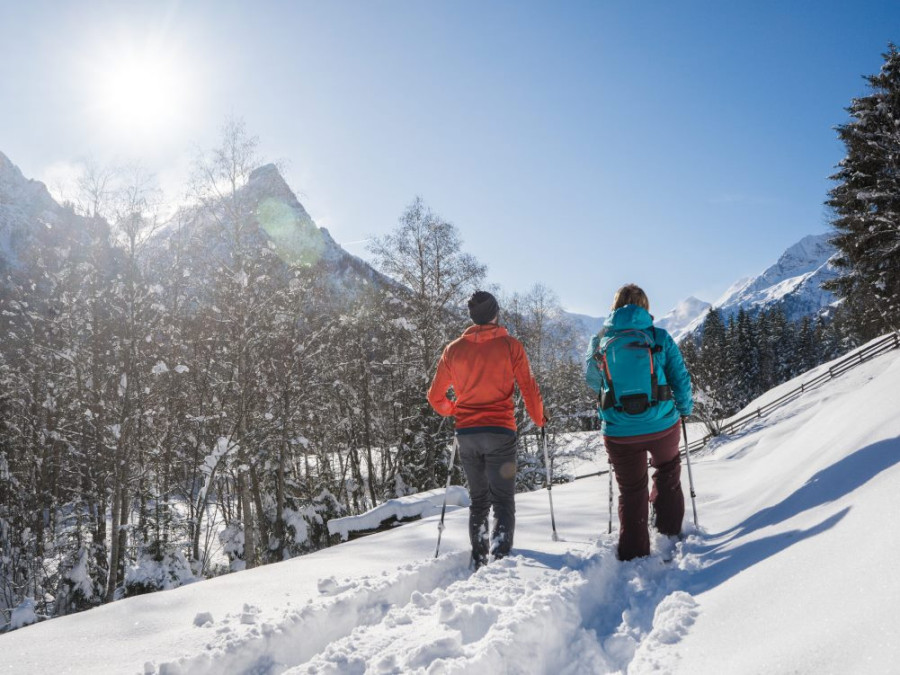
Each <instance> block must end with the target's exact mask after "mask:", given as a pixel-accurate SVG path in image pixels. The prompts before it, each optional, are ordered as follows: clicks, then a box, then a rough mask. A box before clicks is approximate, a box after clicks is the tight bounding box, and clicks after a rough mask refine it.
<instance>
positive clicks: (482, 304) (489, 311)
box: [469, 291, 500, 326]
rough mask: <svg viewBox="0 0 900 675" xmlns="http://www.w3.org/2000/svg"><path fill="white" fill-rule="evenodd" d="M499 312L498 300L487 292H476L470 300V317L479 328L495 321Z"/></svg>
mask: <svg viewBox="0 0 900 675" xmlns="http://www.w3.org/2000/svg"><path fill="white" fill-rule="evenodd" d="M499 311H500V305H498V304H497V298H495V297H494V296H493V295H491V294H490V293H488V292H487V291H475V292H474V293H473V294H472V297H471V298H469V316H470V317H472V321H474V322H475V323H477V324H478V325H479V326H483V325H484V324H486V323H490V322H491V321H493V320H494V317H496V316H497V312H499Z"/></svg>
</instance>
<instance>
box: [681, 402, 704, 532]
mask: <svg viewBox="0 0 900 675" xmlns="http://www.w3.org/2000/svg"><path fill="white" fill-rule="evenodd" d="M681 431H682V432H684V457H685V459H686V460H687V468H688V484H689V485H690V487H691V508H692V509H693V510H694V527H700V525H699V524H698V523H697V501H696V498H697V494H696V493H695V492H694V476H693V475H692V474H691V452H690V450H689V449H688V439H687V424H685V422H684V418H683V417H682V418H681Z"/></svg>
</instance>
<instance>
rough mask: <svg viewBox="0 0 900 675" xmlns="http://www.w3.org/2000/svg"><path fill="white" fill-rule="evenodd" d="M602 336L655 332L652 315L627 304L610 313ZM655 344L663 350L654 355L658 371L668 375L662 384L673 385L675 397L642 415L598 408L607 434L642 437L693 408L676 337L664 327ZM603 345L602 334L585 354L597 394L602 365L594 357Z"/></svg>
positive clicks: (590, 383) (587, 373)
mask: <svg viewBox="0 0 900 675" xmlns="http://www.w3.org/2000/svg"><path fill="white" fill-rule="evenodd" d="M603 326H604V328H603V332H602V333H601V334H602V335H606V336H611V335H614V334H615V333H616V332H617V331H622V330H627V329H635V328H636V329H639V330H646V331H648V332H649V333H650V334H651V335H653V330H651V329H652V327H653V317H652V316H650V313H649V312H648V311H647V310H645V309H644V308H642V307H638V306H637V305H625V306H624V307H620V308H619V309H617V310H616V311H614V312H613V313H612V314H610V315H609V316H608V317H607V319H606V321H605V322H604V323H603ZM654 330H655V333H656V338H655V339H656V344H657V345H659V346H661V347H662V351H660V352H658V353H656V354H654V355H653V358H654V359H655V361H656V368H657V372H659V373H663V374H664V375H665V380H663V379H662V378H660V380H659V383H660V384H664V383H665V384H668V385H669V386H670V387H671V388H672V394H673V398H674V400H672V401H660V402H659V403H658V404H656V405H655V406H653V407H651V408H648V409H647V411H646V412H643V413H641V414H639V415H629V414H627V413H625V412H620V411H618V410H615V409H613V408H609V409H607V410H599V406H598V412H597V414H598V415H599V416H600V419H601V420H603V424H602V426H601V429H602V431H603V433H604V434H605V435H607V436H642V435H644V434H655V433H656V432H658V431H665V430H666V429H668V428H669V427H671V426H672V425H673V424H676V423H677V422H678V418H679V416H687V415H690V414H691V411H692V410H693V409H694V399H693V396H692V395H691V376H690V374H689V373H688V371H687V368H685V366H684V359H683V358H682V357H681V351H679V349H678V345H676V344H675V340H673V339H672V336H671V335H669V334H668V333H667V332H666V331H665V330H663V329H662V328H656V329H654ZM599 344H600V335H595V336H594V337H593V338H591V346H590V348H589V349H588V352H587V354H586V355H585V373H584V378H585V380H586V381H587V383H588V386H589V387H590V388H591V389H593V390H594V391H595V392H596V393H597V394H598V395H599V394H600V388H601V383H602V375H601V373H600V365H599V364H598V363H597V360H596V359H595V358H594V352H596V351H597V345H599Z"/></svg>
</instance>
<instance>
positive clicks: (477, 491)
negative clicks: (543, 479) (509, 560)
mask: <svg viewBox="0 0 900 675" xmlns="http://www.w3.org/2000/svg"><path fill="white" fill-rule="evenodd" d="M458 439H459V457H460V460H461V461H462V465H463V469H464V470H465V472H466V479H467V480H468V482H469V498H470V499H471V500H472V506H471V507H470V508H469V539H470V540H471V542H472V557H473V558H474V559H475V561H476V562H477V563H484V562H487V556H488V553H491V554H493V555H494V557H497V558H502V557H504V556H506V555H508V554H509V550H510V549H511V548H512V544H513V534H514V533H515V529H516V502H515V496H516V451H517V449H518V442H517V438H516V436H514V435H512V434H504V433H497V432H489V431H486V432H478V433H474V434H459V436H458ZM491 507H493V508H494V526H493V529H492V531H491V537H490V541H488V513H489V512H490V510H491Z"/></svg>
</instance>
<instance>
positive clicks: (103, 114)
mask: <svg viewBox="0 0 900 675" xmlns="http://www.w3.org/2000/svg"><path fill="white" fill-rule="evenodd" d="M91 71H92V75H91V84H92V87H91V89H92V90H93V91H92V97H91V99H92V100H91V104H92V105H91V107H92V108H93V112H94V117H95V118H96V122H97V123H98V125H99V126H100V129H102V131H103V132H104V133H106V134H109V135H111V136H113V137H115V139H116V140H117V141H120V142H121V141H125V140H127V141H128V142H129V143H130V144H132V145H146V144H148V143H156V142H160V141H162V140H164V139H165V137H166V136H169V135H173V134H175V133H176V132H177V131H178V129H179V128H180V127H181V126H182V125H183V124H184V123H185V122H186V120H187V119H188V117H189V115H190V108H191V101H190V99H191V87H190V84H189V75H188V72H187V70H186V69H185V67H184V64H183V63H182V62H181V61H180V60H179V59H178V58H177V57H175V56H174V55H173V54H170V53H167V52H165V51H163V50H161V49H157V50H152V49H147V50H144V51H136V50H133V49H131V50H128V49H122V50H114V51H110V52H108V53H106V54H104V55H103V56H102V57H98V58H96V59H94V60H93V63H92V64H91Z"/></svg>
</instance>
